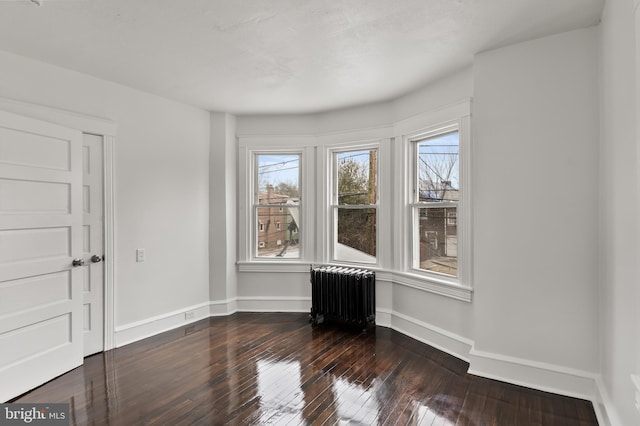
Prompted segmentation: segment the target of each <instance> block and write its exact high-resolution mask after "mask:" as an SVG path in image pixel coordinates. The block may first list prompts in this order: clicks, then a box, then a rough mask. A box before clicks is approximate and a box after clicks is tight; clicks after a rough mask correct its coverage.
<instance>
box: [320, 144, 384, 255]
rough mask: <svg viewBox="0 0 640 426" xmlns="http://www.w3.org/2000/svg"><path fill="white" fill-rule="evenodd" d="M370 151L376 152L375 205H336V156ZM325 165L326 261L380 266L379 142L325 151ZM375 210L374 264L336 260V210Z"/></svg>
mask: <svg viewBox="0 0 640 426" xmlns="http://www.w3.org/2000/svg"><path fill="white" fill-rule="evenodd" d="M367 150H369V151H371V150H376V152H377V154H376V162H377V164H376V177H375V179H376V202H375V204H353V205H352V204H342V205H341V204H339V203H338V169H339V167H338V155H339V154H341V153H345V152H352V151H367ZM326 152H327V154H326V155H327V163H328V164H329V169H330V170H329V182H328V191H327V192H328V215H327V219H328V222H329V223H328V224H327V227H328V228H329V233H328V234H327V240H326V244H327V247H328V260H329V262H330V263H331V264H336V265H345V266H362V267H368V268H376V267H379V266H380V211H381V208H380V199H381V192H382V191H381V189H382V185H381V182H380V176H381V173H380V169H381V156H382V147H381V143H380V141H376V142H366V143H358V144H354V143H344V144H340V145H336V146H332V147H329V148H328V149H327V151H326ZM371 208H373V209H375V212H376V256H375V262H359V261H354V260H345V259H338V258H337V253H336V251H337V250H336V245H337V244H338V210H339V209H350V210H364V209H371Z"/></svg>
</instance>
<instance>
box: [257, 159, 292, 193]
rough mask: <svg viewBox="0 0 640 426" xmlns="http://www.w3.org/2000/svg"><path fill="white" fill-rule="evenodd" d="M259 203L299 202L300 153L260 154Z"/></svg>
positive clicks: (258, 163) (258, 164)
mask: <svg viewBox="0 0 640 426" xmlns="http://www.w3.org/2000/svg"><path fill="white" fill-rule="evenodd" d="M256 160H257V161H256V163H257V164H256V166H257V175H258V199H257V200H256V202H257V204H298V202H299V201H300V155H298V154H283V155H274V154H269V155H267V154H264V155H262V154H259V155H257V159H256Z"/></svg>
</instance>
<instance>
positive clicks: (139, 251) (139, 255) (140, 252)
mask: <svg viewBox="0 0 640 426" xmlns="http://www.w3.org/2000/svg"><path fill="white" fill-rule="evenodd" d="M144 256H145V253H144V249H143V248H141V249H137V250H136V262H144Z"/></svg>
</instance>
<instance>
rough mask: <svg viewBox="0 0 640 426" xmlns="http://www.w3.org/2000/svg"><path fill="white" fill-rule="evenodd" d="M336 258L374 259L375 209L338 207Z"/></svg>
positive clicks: (372, 261)
mask: <svg viewBox="0 0 640 426" xmlns="http://www.w3.org/2000/svg"><path fill="white" fill-rule="evenodd" d="M337 216H338V217H337V220H338V242H337V244H336V249H335V257H336V260H348V261H355V262H369V263H374V262H375V261H376V209H375V208H373V209H372V208H366V209H341V208H338V213H337Z"/></svg>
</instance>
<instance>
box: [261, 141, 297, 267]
mask: <svg viewBox="0 0 640 426" xmlns="http://www.w3.org/2000/svg"><path fill="white" fill-rule="evenodd" d="M260 156H292V157H293V156H295V157H297V159H298V173H297V185H298V196H297V197H295V198H296V202H295V203H293V204H286V203H272V204H266V203H264V202H263V203H261V202H260V182H259V180H260V179H259V174H260V173H259V166H260V161H259V159H260ZM303 162H304V156H303V153H302V152H300V151H289V150H282V151H280V150H264V151H262V150H260V151H253V152H251V170H252V172H253V173H252V179H251V181H252V184H253V191H252V192H253V194H252V198H251V202H252V209H251V210H252V211H251V221H252V225H251V228H250V229H251V233H252V238H251V247H250V248H249V253H248V254H250V258H251V259H252V260H259V261H261V262H262V261H267V262H283V261H287V260H295V261H299V260H300V259H302V256H303V253H302V239H303V238H304V235H303V234H304V231H303V230H302V225H301V223H299V222H300V217H301V216H302V210H303V189H304V188H303V185H302V176H303V170H302V169H303ZM261 209H268V211H269V215H274V216H283V217H287V216H290V215H291V213H290V209H295V210H297V216H298V220H297V221H296V230H295V231H291V230H290V229H289V226H288V223H289V222H287V220H278V221H276V220H273V221H272V223H271V225H270V226H271V227H272V230H271V229H269V225H268V224H265V223H264V221H262V220H261V219H260V210H261ZM261 222H263V223H261ZM276 222H280V223H279V224H280V227H279V229H277V227H276ZM268 232H277V233H282V234H283V238H277V239H275V240H274V244H275V245H276V246H278V247H279V250H278V252H280V251H281V250H282V248H284V242H283V241H285V238H284V236H285V234H288V235H289V236H290V237H291V238H293V237H292V235H293V234H295V237H296V238H295V240H296V245H295V248H288V249H287V250H285V251H284V252H283V253H285V254H284V255H283V256H277V255H276V256H274V255H273V254H270V255H264V254H262V255H261V254H260V249H269V248H272V247H271V246H273V244H269V242H268V241H266V242H265V241H264V239H265V237H266V235H267V233H268ZM301 234H302V235H301ZM272 239H273V238H272ZM260 240H262V241H260ZM278 242H280V244H278ZM274 251H275V249H274ZM292 254H293V255H292Z"/></svg>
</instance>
